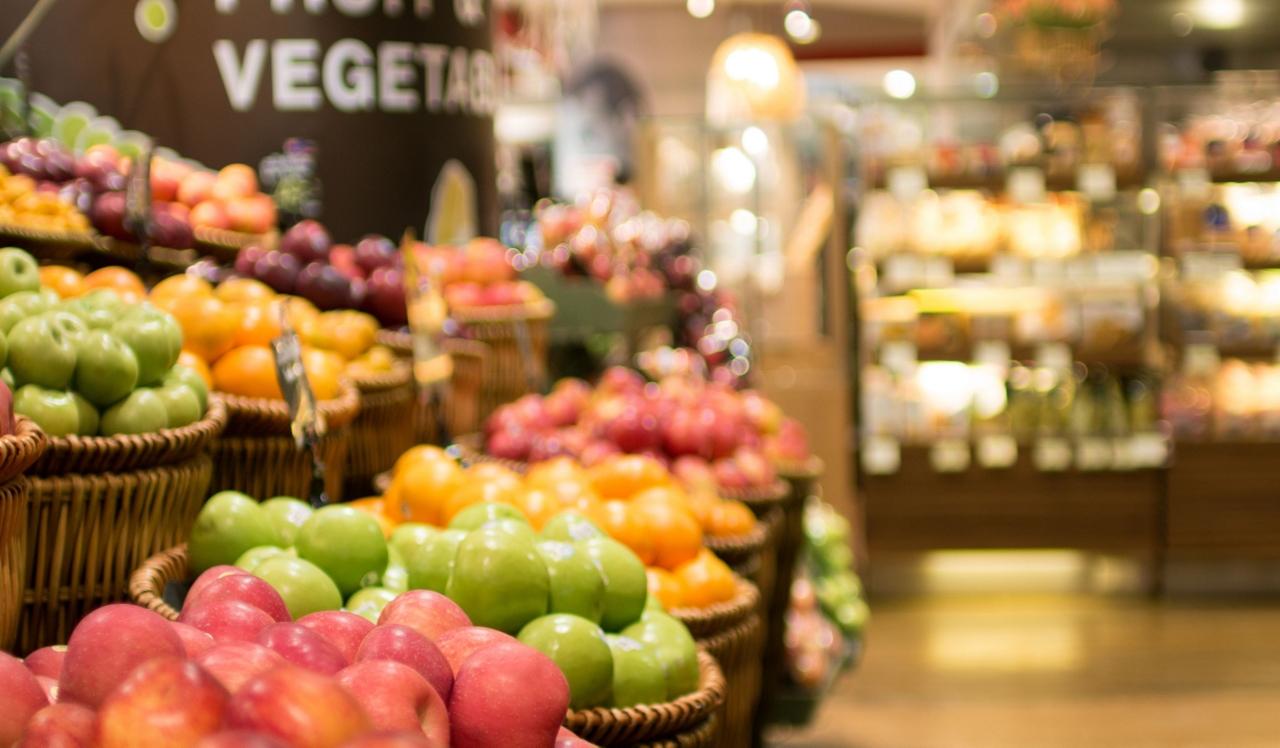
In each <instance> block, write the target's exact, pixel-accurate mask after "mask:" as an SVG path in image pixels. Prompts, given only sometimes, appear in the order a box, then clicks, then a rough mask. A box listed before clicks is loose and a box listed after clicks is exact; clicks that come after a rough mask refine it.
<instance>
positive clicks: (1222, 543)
mask: <svg viewBox="0 0 1280 748" xmlns="http://www.w3.org/2000/svg"><path fill="white" fill-rule="evenodd" d="M1174 457H1175V459H1174V464H1173V467H1172V468H1171V469H1170V471H1169V540H1168V545H1169V554H1170V555H1171V556H1174V555H1176V556H1179V557H1188V556H1198V557H1220V558H1280V482H1278V481H1277V477H1276V468H1277V467H1280V442H1234V443H1232V442H1227V443H1223V442H1217V443H1206V444H1195V443H1180V444H1178V445H1177V449H1176V451H1175V453H1174Z"/></svg>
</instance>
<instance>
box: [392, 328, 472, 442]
mask: <svg viewBox="0 0 1280 748" xmlns="http://www.w3.org/2000/svg"><path fill="white" fill-rule="evenodd" d="M376 339H377V342H378V344H379V345H385V346H386V347H388V348H390V349H391V352H392V353H394V354H395V355H396V356H397V357H399V358H402V359H406V360H408V361H413V338H412V336H410V335H409V333H407V332H401V331H393V330H379V331H378V335H377V338H376ZM440 347H441V348H442V349H444V352H445V353H448V354H449V355H450V356H452V357H453V377H452V379H451V380H450V382H449V394H448V396H447V397H446V398H445V401H444V407H445V413H444V418H445V427H446V428H447V429H449V433H450V434H469V433H471V432H472V431H475V430H476V429H478V428H480V385H481V378H482V377H483V376H484V362H485V357H486V356H487V355H488V350H489V346H487V345H485V344H484V343H481V342H480V341H478V340H463V339H461V338H447V339H445V340H444V341H443V342H442V343H441V346H440ZM439 426H440V422H439V415H438V414H437V413H436V408H435V405H434V404H433V403H432V402H431V399H430V398H428V397H426V396H424V395H423V394H421V393H420V394H419V396H418V400H417V404H416V405H415V406H414V410H413V433H414V443H415V444H441V443H442V442H444V439H443V437H442V435H441V434H440V433H439V431H440V428H439Z"/></svg>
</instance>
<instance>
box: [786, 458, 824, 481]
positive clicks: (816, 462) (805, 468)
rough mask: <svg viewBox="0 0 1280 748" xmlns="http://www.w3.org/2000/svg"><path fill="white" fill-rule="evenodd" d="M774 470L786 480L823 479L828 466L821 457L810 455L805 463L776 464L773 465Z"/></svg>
mask: <svg viewBox="0 0 1280 748" xmlns="http://www.w3.org/2000/svg"><path fill="white" fill-rule="evenodd" d="M773 469H774V470H775V471H777V473H778V476H779V477H780V478H783V479H785V480H798V479H804V478H809V479H814V478H818V477H821V475H822V474H823V473H824V472H826V469H827V464H826V463H825V462H823V461H822V458H821V457H818V456H817V455H810V456H809V459H807V460H805V461H804V462H787V461H778V462H775V463H773Z"/></svg>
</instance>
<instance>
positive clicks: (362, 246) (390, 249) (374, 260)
mask: <svg viewBox="0 0 1280 748" xmlns="http://www.w3.org/2000/svg"><path fill="white" fill-rule="evenodd" d="M398 251H399V250H397V249H396V245H395V244H393V243H392V242H391V240H390V239H388V238H387V237H385V236H379V235H377V234H369V235H368V236H365V237H364V238H363V239H361V240H360V242H359V243H358V244H356V248H355V260H356V264H357V265H359V266H360V267H361V268H362V269H363V270H364V271H365V272H366V273H369V274H372V273H373V271H375V270H377V269H378V268H385V267H391V266H392V265H394V264H395V262H396V253H397V252H398Z"/></svg>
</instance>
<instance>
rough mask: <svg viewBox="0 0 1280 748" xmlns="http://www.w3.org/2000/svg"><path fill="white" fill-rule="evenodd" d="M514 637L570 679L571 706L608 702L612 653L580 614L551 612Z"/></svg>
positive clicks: (577, 707)
mask: <svg viewBox="0 0 1280 748" xmlns="http://www.w3.org/2000/svg"><path fill="white" fill-rule="evenodd" d="M516 638H518V639H519V640H520V643H521V644H525V645H528V646H530V647H533V648H534V649H536V650H538V651H539V652H541V653H543V654H544V655H546V656H547V657H550V658H551V661H552V662H554V663H555V664H556V666H557V667H559V668H560V672H562V673H564V677H565V680H567V681H569V708H570V709H590V708H592V707H596V706H604V705H605V704H608V703H609V699H610V698H611V696H612V694H613V653H612V652H611V651H610V650H609V642H608V641H607V640H606V639H605V638H604V632H603V631H601V630H600V627H599V626H597V625H596V624H594V623H592V622H591V621H588V620H587V619H585V618H581V617H579V616H575V615H569V614H568V613H553V614H551V615H549V616H542V617H541V618H535V619H534V620H532V621H530V622H529V623H528V624H527V625H525V627H524V628H522V629H521V630H520V635H519V636H518V637H516ZM664 685H665V684H664Z"/></svg>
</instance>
